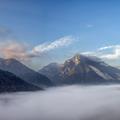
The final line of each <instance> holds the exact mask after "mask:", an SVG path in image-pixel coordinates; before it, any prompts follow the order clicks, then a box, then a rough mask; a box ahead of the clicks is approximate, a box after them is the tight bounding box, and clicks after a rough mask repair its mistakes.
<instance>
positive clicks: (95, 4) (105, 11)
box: [0, 0, 120, 66]
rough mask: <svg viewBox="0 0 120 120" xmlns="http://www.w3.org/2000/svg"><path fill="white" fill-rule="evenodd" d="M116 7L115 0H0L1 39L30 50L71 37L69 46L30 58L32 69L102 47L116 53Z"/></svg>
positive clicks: (119, 38)
mask: <svg viewBox="0 0 120 120" xmlns="http://www.w3.org/2000/svg"><path fill="white" fill-rule="evenodd" d="M119 6H120V1H118V0H116V1H115V0H110V1H109V0H0V16H1V17H0V32H1V33H0V38H1V39H0V40H1V41H2V42H3V40H4V42H6V41H7V42H8V41H9V40H13V41H16V42H22V43H24V44H28V45H29V47H28V49H33V48H34V47H36V46H39V45H41V44H42V45H43V44H46V43H47V44H48V43H49V44H50V43H52V42H54V41H56V40H59V39H61V38H63V37H66V36H67V37H68V36H72V39H73V38H74V39H73V40H72V43H71V44H70V45H67V46H66V45H65V46H60V47H58V48H57V49H54V50H53V49H52V50H50V52H49V51H47V52H46V53H45V55H42V57H39V58H38V57H37V58H33V60H32V62H33V63H34V64H33V66H38V64H39V65H40V66H42V65H46V64H48V63H49V62H53V61H62V60H64V59H66V58H68V57H70V56H72V55H73V54H75V53H76V52H77V53H78V52H79V53H82V52H86V51H89V52H91V51H92V52H93V51H94V52H96V51H97V49H99V48H101V47H105V46H114V47H112V48H110V49H111V50H110V52H111V53H109V54H115V50H116V49H119V47H118V46H117V48H116V45H119V44H120V7H119ZM70 39H71V38H70ZM13 44H14V43H13ZM66 44H67V43H66ZM7 45H8V43H7ZM44 47H46V46H45V45H44ZM105 50H106V49H105ZM102 53H103V51H102ZM105 55H106V54H105ZM40 56H41V55H40ZM43 58H44V59H43ZM117 60H119V55H118V58H117ZM40 61H41V62H40ZM115 62H116V63H117V64H118V63H119V62H117V61H115ZM35 63H37V64H36V65H35Z"/></svg>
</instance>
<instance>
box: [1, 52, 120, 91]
mask: <svg viewBox="0 0 120 120" xmlns="http://www.w3.org/2000/svg"><path fill="white" fill-rule="evenodd" d="M46 76H47V77H46ZM111 83H120V69H117V68H115V67H112V66H110V65H108V64H106V63H105V62H103V61H102V60H101V59H99V58H97V57H93V56H84V55H79V54H77V55H75V56H74V57H72V58H71V59H68V60H66V61H65V62H64V63H63V64H58V63H51V64H49V65H47V66H45V67H43V68H42V69H40V70H39V71H38V72H36V71H34V70H32V69H30V68H28V67H27V66H25V65H24V64H22V63H21V62H19V61H17V60H15V59H2V58H1V59H0V92H13V91H34V90H42V89H44V88H46V87H51V86H54V85H55V86H59V85H70V84H81V85H83V84H84V85H90V84H111Z"/></svg>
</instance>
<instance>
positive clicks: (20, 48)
mask: <svg viewBox="0 0 120 120" xmlns="http://www.w3.org/2000/svg"><path fill="white" fill-rule="evenodd" d="M0 51H1V52H0V54H1V56H3V57H4V58H15V59H19V60H26V59H27V58H28V53H27V48H26V46H25V45H24V44H23V43H19V42H17V41H13V40H12V41H6V42H3V43H0Z"/></svg>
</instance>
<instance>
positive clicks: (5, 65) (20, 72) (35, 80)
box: [0, 58, 52, 88]
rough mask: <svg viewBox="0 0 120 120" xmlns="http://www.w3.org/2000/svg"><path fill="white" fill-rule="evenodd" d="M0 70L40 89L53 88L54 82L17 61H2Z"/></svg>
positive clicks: (0, 60) (0, 61)
mask: <svg viewBox="0 0 120 120" xmlns="http://www.w3.org/2000/svg"><path fill="white" fill-rule="evenodd" d="M0 69H1V70H4V71H8V72H11V73H13V74H15V75H16V76H17V77H19V78H21V79H22V80H24V81H26V82H27V83H30V84H33V85H35V86H38V87H40V88H45V87H49V86H52V82H51V81H50V80H49V79H48V78H47V77H45V76H44V75H41V74H40V73H38V72H36V71H34V70H32V69H30V68H28V67H27V66H25V65H24V64H22V63H21V62H19V61H17V60H15V59H3V58H1V59H0Z"/></svg>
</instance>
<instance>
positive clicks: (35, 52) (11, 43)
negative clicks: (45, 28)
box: [0, 36, 73, 61]
mask: <svg viewBox="0 0 120 120" xmlns="http://www.w3.org/2000/svg"><path fill="white" fill-rule="evenodd" d="M72 42H73V37H71V36H66V37H62V38H60V39H58V40H55V41H53V42H51V43H42V44H40V45H37V46H35V47H33V48H32V49H30V50H29V49H28V46H26V45H25V44H24V43H20V42H18V41H15V40H8V41H4V42H0V56H1V57H4V58H6V59H9V58H15V59H17V60H20V61H26V60H27V61H28V60H30V59H31V58H34V57H40V55H41V54H43V53H46V52H49V51H51V50H55V49H57V48H60V47H65V46H68V45H70V44H71V43H72Z"/></svg>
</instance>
